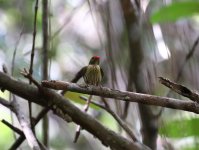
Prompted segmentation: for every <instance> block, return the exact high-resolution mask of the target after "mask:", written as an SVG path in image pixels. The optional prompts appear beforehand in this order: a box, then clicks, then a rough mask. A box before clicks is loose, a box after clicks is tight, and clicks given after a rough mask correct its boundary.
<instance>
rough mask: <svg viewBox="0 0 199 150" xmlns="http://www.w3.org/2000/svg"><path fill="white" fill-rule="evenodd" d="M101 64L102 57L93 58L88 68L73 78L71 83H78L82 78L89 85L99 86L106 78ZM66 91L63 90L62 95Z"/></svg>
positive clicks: (84, 68)
mask: <svg viewBox="0 0 199 150" xmlns="http://www.w3.org/2000/svg"><path fill="white" fill-rule="evenodd" d="M99 63H100V57H99V56H93V57H92V58H91V59H90V61H89V64H88V66H85V67H83V68H82V69H81V70H80V71H79V72H78V73H77V74H76V75H75V77H74V78H73V80H72V81H71V82H73V83H76V82H77V81H78V80H79V79H80V78H81V77H83V79H84V81H85V83H86V84H88V85H95V86H98V85H99V84H100V83H101V81H102V78H103V76H104V73H103V70H102V68H101V67H100V66H99ZM65 92H66V90H63V91H62V92H61V94H62V95H64V93H65Z"/></svg>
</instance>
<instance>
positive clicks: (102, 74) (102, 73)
mask: <svg viewBox="0 0 199 150" xmlns="http://www.w3.org/2000/svg"><path fill="white" fill-rule="evenodd" d="M100 72H101V76H102V79H103V78H104V71H103V69H102V68H101V67H100Z"/></svg>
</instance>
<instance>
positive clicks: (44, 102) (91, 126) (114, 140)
mask: <svg viewBox="0 0 199 150" xmlns="http://www.w3.org/2000/svg"><path fill="white" fill-rule="evenodd" d="M0 86H1V87H3V88H5V89H6V90H9V91H10V92H12V93H14V94H16V95H18V96H20V97H22V98H24V99H26V100H29V101H31V102H34V103H37V104H39V105H41V106H49V105H52V107H53V108H55V107H56V109H58V110H59V111H61V112H62V113H63V115H64V114H66V115H69V116H70V117H71V119H72V121H74V122H75V123H77V124H79V125H81V126H82V127H83V128H84V129H86V130H87V131H88V132H90V133H91V134H93V135H94V136H95V137H97V138H98V139H99V140H100V141H101V142H102V143H103V144H104V145H106V146H109V147H110V148H111V149H117V150H141V149H143V150H148V149H149V148H148V147H146V146H145V145H143V144H141V143H139V142H132V141H130V140H128V139H126V138H124V137H122V136H121V135H119V134H116V133H115V132H113V131H112V130H109V129H107V128H106V127H104V126H103V125H102V124H101V123H100V122H99V121H97V120H96V119H95V118H93V117H91V116H90V115H88V114H86V113H84V112H82V111H81V110H80V109H79V108H77V107H76V106H75V105H73V104H72V103H70V102H69V101H66V100H65V99H64V97H63V96H61V95H60V94H57V93H56V92H54V91H52V90H49V89H44V90H43V93H41V92H39V90H38V88H36V87H34V86H33V85H28V84H26V83H24V82H21V81H16V80H14V79H12V78H11V77H9V76H8V75H6V74H4V73H2V72H0Z"/></svg>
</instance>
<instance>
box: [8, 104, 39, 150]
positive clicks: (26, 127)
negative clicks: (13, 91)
mask: <svg viewBox="0 0 199 150" xmlns="http://www.w3.org/2000/svg"><path fill="white" fill-rule="evenodd" d="M11 105H12V109H13V111H14V112H15V114H16V116H17V119H18V121H19V123H20V125H21V128H22V131H23V133H24V135H25V137H26V140H27V142H28V144H29V146H30V147H31V149H33V150H40V147H39V144H38V142H37V139H36V137H35V136H34V133H33V131H32V129H31V127H30V123H29V122H28V119H27V117H26V116H25V114H24V113H23V112H22V110H23V109H22V108H21V106H20V105H19V103H17V101H16V100H13V101H12V102H11Z"/></svg>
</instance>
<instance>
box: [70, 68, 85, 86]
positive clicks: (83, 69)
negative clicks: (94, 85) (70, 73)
mask: <svg viewBox="0 0 199 150" xmlns="http://www.w3.org/2000/svg"><path fill="white" fill-rule="evenodd" d="M86 69H87V66H85V67H83V68H82V69H81V70H80V71H79V72H78V73H77V74H76V75H75V77H74V78H73V80H72V81H71V82H72V83H76V82H77V81H78V80H79V79H80V78H81V77H83V76H84V74H85V73H86Z"/></svg>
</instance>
